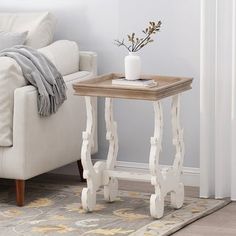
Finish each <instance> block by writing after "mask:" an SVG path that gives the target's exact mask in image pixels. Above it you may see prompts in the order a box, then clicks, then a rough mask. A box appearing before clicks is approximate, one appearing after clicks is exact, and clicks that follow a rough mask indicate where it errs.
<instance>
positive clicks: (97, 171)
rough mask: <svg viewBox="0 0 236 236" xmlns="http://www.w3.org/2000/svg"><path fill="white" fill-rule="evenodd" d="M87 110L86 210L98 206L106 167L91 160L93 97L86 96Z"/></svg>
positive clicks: (83, 158) (84, 147) (83, 151)
mask: <svg viewBox="0 0 236 236" xmlns="http://www.w3.org/2000/svg"><path fill="white" fill-rule="evenodd" d="M85 102H86V111H87V126H86V131H85V132H83V143H82V149H81V161H82V164H83V168H84V173H83V175H84V178H85V179H86V180H87V187H86V188H83V190H82V196H81V201H82V206H83V209H84V210H85V211H93V210H94V208H95V206H96V192H97V190H98V188H99V187H100V186H101V185H102V183H103V179H102V173H103V170H104V169H105V163H104V162H97V163H96V164H95V165H94V166H93V164H92V160H91V148H92V146H93V145H94V140H93V137H94V136H93V135H94V129H95V111H94V106H93V104H92V98H91V97H85Z"/></svg>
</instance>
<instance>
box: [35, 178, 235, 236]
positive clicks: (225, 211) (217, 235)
mask: <svg viewBox="0 0 236 236" xmlns="http://www.w3.org/2000/svg"><path fill="white" fill-rule="evenodd" d="M79 180H80V179H79V177H78V176H65V175H56V174H44V175H41V176H38V177H36V178H34V181H36V182H37V181H39V182H42V181H43V182H44V181H45V182H60V183H63V184H66V183H68V181H69V183H70V184H73V185H77V184H78V183H79V184H81V185H85V184H86V183H81V182H80V181H79ZM119 188H120V189H124V190H131V191H142V192H153V187H152V186H151V185H150V184H147V183H140V182H132V184H130V183H129V182H128V181H119ZM185 193H186V196H189V197H197V196H198V193H199V190H198V188H194V187H186V188H185ZM173 235H174V236H236V202H233V203H231V204H229V205H227V206H226V207H224V208H222V209H221V210H219V211H217V212H215V213H213V214H211V215H209V216H206V217H204V218H202V219H200V220H198V221H195V222H194V223H192V224H190V225H188V226H186V227H185V228H183V229H181V230H180V231H178V232H176V233H174V234H173Z"/></svg>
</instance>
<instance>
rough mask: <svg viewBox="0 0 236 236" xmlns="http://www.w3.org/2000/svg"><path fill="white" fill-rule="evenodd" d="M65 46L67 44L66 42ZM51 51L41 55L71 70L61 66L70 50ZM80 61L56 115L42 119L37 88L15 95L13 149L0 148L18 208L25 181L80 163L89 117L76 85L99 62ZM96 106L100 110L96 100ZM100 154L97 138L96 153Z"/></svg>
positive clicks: (1, 167) (0, 167)
mask: <svg viewBox="0 0 236 236" xmlns="http://www.w3.org/2000/svg"><path fill="white" fill-rule="evenodd" d="M0 19H1V15H0ZM0 22H1V20H0ZM0 30H1V25H0ZM30 42H31V43H32V41H30ZM62 44H63V45H64V44H66V43H65V41H63V42H62ZM59 45H60V43H59ZM51 48H52V49H53V50H50V46H49V47H47V48H46V50H44V49H42V50H41V52H43V53H45V55H46V56H48V57H49V59H51V60H55V61H54V62H55V64H56V66H57V67H58V69H59V70H62V71H63V70H67V69H68V68H65V66H64V65H61V64H60V63H61V62H63V58H64V56H65V53H67V51H66V50H67V48H66V47H65V48H63V49H62V50H56V53H55V47H54V46H53V45H52V47H51ZM48 49H49V50H48ZM73 53H75V52H73ZM71 56H72V55H71ZM50 57H51V58H50ZM58 58H60V63H59V62H58ZM78 58H79V65H78V69H77V71H73V73H71V74H67V75H65V76H63V78H64V80H65V82H66V85H67V88H68V90H67V100H66V101H65V102H64V104H63V105H62V106H61V107H60V109H59V110H58V112H57V113H56V114H53V115H51V116H49V117H40V116H39V115H38V110H37V91H36V89H35V88H34V87H33V86H29V85H28V86H23V87H18V88H16V89H15V91H14V109H13V110H12V113H13V120H12V145H11V146H5V147H0V178H7V179H14V180H16V195H17V196H16V197H17V198H16V199H17V205H18V206H22V205H23V204H24V188H25V180H27V179H30V178H32V177H34V176H37V175H39V174H42V173H45V172H48V171H51V170H53V169H56V168H58V167H61V166H64V165H66V164H69V163H72V162H75V161H78V160H80V148H81V144H82V131H83V130H84V129H85V119H86V114H85V109H84V100H83V99H82V98H80V97H78V96H74V95H73V89H72V83H74V82H76V81H79V80H84V79H88V78H90V77H91V76H93V75H95V74H96V73H97V62H96V54H95V53H93V52H79V56H78ZM64 60H68V58H64ZM15 64H16V63H15V62H12V66H16V65H15ZM69 67H70V65H69ZM73 70H74V68H73ZM67 72H68V70H67ZM0 79H1V77H0ZM0 84H1V83H0ZM94 105H95V106H96V101H95V100H94ZM0 111H1V110H0ZM0 116H1V114H0ZM95 136H96V135H95ZM96 150H97V137H95V147H94V150H93V152H96ZM79 165H80V162H79ZM80 166H81V165H80ZM80 170H81V169H80ZM80 174H82V173H80ZM81 176H82V175H81Z"/></svg>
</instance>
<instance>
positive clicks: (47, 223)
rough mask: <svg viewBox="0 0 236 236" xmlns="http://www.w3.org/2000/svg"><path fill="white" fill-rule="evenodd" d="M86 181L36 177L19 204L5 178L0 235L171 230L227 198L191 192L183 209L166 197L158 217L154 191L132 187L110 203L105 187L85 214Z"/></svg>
mask: <svg viewBox="0 0 236 236" xmlns="http://www.w3.org/2000/svg"><path fill="white" fill-rule="evenodd" d="M121 185H122V184H121ZM84 186H85V184H82V183H80V182H79V180H78V181H75V180H73V181H69V180H67V181H61V180H59V179H58V180H57V177H55V176H54V177H50V175H48V176H47V177H45V176H43V177H38V178H35V179H32V180H30V181H27V190H26V191H27V195H26V197H27V198H26V205H25V206H24V207H22V208H19V207H16V206H15V195H14V185H13V182H12V181H5V180H1V181H0V235H2V236H13V235H22V236H23V235H24V236H31V235H32V236H34V235H88V236H91V235H94V236H96V235H137V236H139V235H146V236H149V235H170V234H171V233H173V232H176V231H177V230H179V229H180V228H182V227H184V226H185V225H187V224H189V223H190V222H192V221H194V220H196V219H199V218H201V217H203V216H205V215H207V214H209V213H211V212H213V211H215V210H217V209H219V208H221V207H222V206H224V205H226V204H227V203H228V202H227V201H224V200H211V199H198V198H194V197H186V199H185V203H184V206H183V208H181V209H179V210H175V209H173V208H172V207H171V205H170V201H169V198H168V197H167V199H166V202H165V215H164V217H163V218H162V219H161V220H155V219H153V218H152V217H150V215H149V198H150V194H149V193H147V192H144V193H141V192H138V191H137V190H135V187H133V188H132V191H128V190H127V189H126V190H121V191H120V192H119V197H118V198H117V201H116V202H114V203H106V202H105V201H104V200H103V194H102V190H100V191H99V192H98V201H97V207H96V210H95V212H93V213H85V212H84V211H83V210H82V208H81V204H80V194H81V191H82V188H83V187H84ZM148 188H150V187H148ZM123 189H124V188H123Z"/></svg>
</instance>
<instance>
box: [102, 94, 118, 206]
mask: <svg viewBox="0 0 236 236" xmlns="http://www.w3.org/2000/svg"><path fill="white" fill-rule="evenodd" d="M105 120H106V129H107V133H106V139H107V140H109V150H108V154H107V161H106V169H107V170H113V169H114V167H115V162H116V159H117V153H118V136H117V124H116V122H115V121H114V117H113V103H112V98H106V100H105ZM117 194H118V180H117V179H116V178H113V177H108V176H106V177H105V178H104V198H105V200H107V201H109V202H113V201H114V200H115V198H116V196H117Z"/></svg>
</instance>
